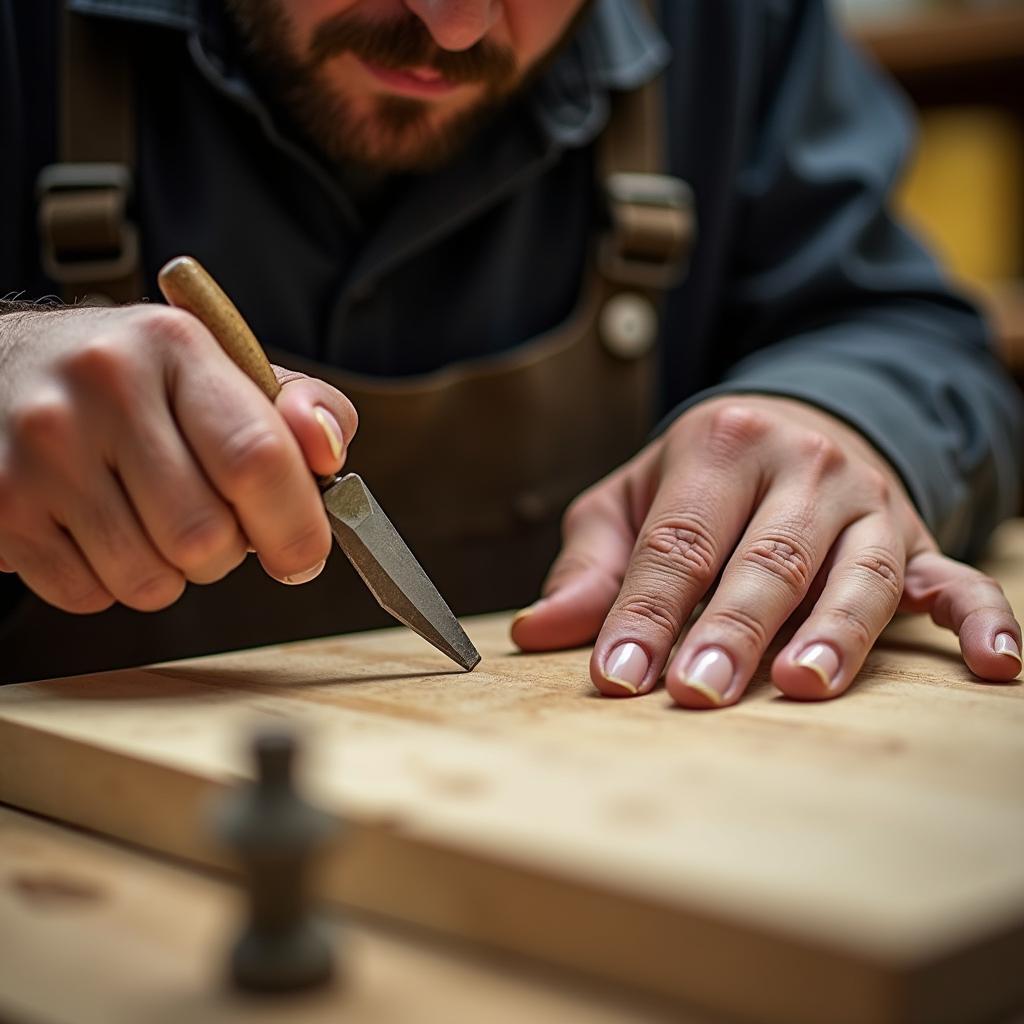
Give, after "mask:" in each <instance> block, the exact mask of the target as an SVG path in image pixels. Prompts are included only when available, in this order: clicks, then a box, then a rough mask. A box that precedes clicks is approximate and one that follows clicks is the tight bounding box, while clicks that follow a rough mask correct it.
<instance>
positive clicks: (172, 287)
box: [159, 256, 480, 672]
mask: <svg viewBox="0 0 1024 1024" xmlns="http://www.w3.org/2000/svg"><path fill="white" fill-rule="evenodd" d="M159 283H160V290H161V291H162V292H163V293H164V297H165V298H166V299H167V301H168V302H169V303H170V304H171V305H172V306H177V307H178V308H179V309H184V310H187V311H188V312H189V313H191V314H192V315H193V316H194V317H196V318H197V319H198V320H199V321H200V322H201V323H202V324H204V325H205V327H206V328H207V330H209V332H210V333H211V334H212V335H213V336H214V338H216V339H217V342H218V344H219V345H220V346H221V348H223V349H224V351H225V352H226V353H227V354H228V355H229V356H230V357H231V358H232V360H234V362H235V363H236V364H237V365H238V366H239V367H240V368H241V369H242V370H243V372H244V373H245V374H246V375H247V376H248V377H249V378H250V379H251V380H252V381H253V382H254V383H255V384H256V385H257V386H258V387H259V388H260V390H261V391H262V392H263V393H264V394H265V395H266V396H267V397H268V398H269V399H270V400H271V401H274V399H275V398H276V397H277V394H278V392H279V391H280V390H281V385H280V384H278V382H277V377H276V376H275V375H274V370H273V368H272V367H271V365H270V362H269V361H268V359H267V357H266V354H265V353H264V351H263V349H262V347H261V346H260V343H259V342H258V341H257V340H256V337H255V335H254V334H253V333H252V331H251V330H250V329H249V325H248V324H247V323H246V322H245V320H244V319H243V317H242V315H241V313H239V312H238V310H237V309H236V308H235V306H234V304H233V303H232V302H231V300H230V299H229V298H228V297H227V296H226V295H225V294H224V292H223V291H222V290H221V288H220V286H219V285H218V284H217V282H216V281H214V280H213V278H212V277H211V276H210V275H209V274H208V273H207V272H206V270H204V269H203V267H202V266H201V265H200V264H199V262H198V261H197V260H195V259H193V258H192V257H191V256H178V257H176V258H175V259H173V260H171V261H170V262H169V263H167V264H166V265H165V266H164V268H163V269H162V270H161V271H160V275H159ZM318 483H319V485H320V491H321V494H322V496H323V501H324V508H325V509H326V510H327V518H328V519H329V521H330V524H331V531H332V532H333V533H334V537H335V539H336V540H337V542H338V545H339V546H340V548H341V550H342V551H344V552H345V554H346V555H347V556H348V560H349V561H350V562H351V563H352V565H353V566H355V568H356V571H357V572H358V573H359V575H360V576H361V577H362V578H363V581H364V582H365V583H366V585H367V587H369V588H370V593H372V594H373V596H374V597H375V598H376V599H377V602H378V603H379V604H380V606H381V607H382V608H383V609H384V610H385V611H386V612H389V613H390V614H391V615H393V616H394V617H395V618H396V619H398V621H399V622H402V623H404V624H405V625H406V626H408V627H409V628H410V629H412V630H415V632H417V633H419V635H420V636H421V637H423V639H424V640H426V641H427V642H428V643H431V644H433V645H434V646H435V647H436V648H437V649H438V650H439V651H441V652H443V653H444V654H447V655H448V657H449V658H451V659H452V661H454V662H455V663H456V664H458V665H461V666H462V668H464V669H465V670H466V671H467V672H469V671H471V670H472V669H473V668H474V667H475V666H476V665H477V663H478V662H479V661H480V655H479V653H478V652H477V649H476V648H475V647H474V646H473V643H472V641H471V640H470V639H469V637H468V636H466V633H465V631H464V630H463V629H462V627H461V626H460V625H459V621H458V619H456V618H455V616H454V615H453V614H452V612H451V609H450V608H449V607H448V605H447V604H445V601H444V598H442V597H441V595H440V594H439V593H438V591H437V588H436V587H435V586H434V584H433V583H431V582H430V579H429V578H428V576H427V574H426V573H425V572H424V571H423V569H422V568H421V567H420V564H419V562H417V561H416V559H415V557H413V554H412V552H411V551H410V550H409V548H408V547H407V546H406V543H405V541H403V540H402V538H401V536H400V535H399V533H398V531H397V530H396V529H395V528H394V526H392V525H391V521H390V520H389V519H388V517H387V516H386V515H385V514H384V513H383V512H382V511H381V508H380V506H379V505H378V504H377V502H376V501H375V500H374V497H373V495H372V494H371V493H370V491H369V490H368V488H367V486H366V484H364V483H363V481H362V480H361V479H360V478H359V477H358V476H357V475H356V474H355V473H348V474H346V475H345V476H343V477H328V478H319V479H318Z"/></svg>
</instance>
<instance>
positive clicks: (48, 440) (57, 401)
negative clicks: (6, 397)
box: [8, 395, 76, 451]
mask: <svg viewBox="0 0 1024 1024" xmlns="http://www.w3.org/2000/svg"><path fill="white" fill-rule="evenodd" d="M8 425H9V428H10V433H11V440H12V443H13V444H14V445H15V446H16V447H18V446H21V445H24V446H26V447H28V448H29V449H31V450H34V451H62V450H64V449H66V448H67V447H68V445H69V444H70V442H71V441H72V439H73V437H74V436H75V433H76V431H75V416H74V412H73V411H72V409H71V406H70V404H69V403H68V402H67V401H66V400H65V399H64V398H63V397H61V396H58V395H37V396H35V397H33V398H28V399H26V400H25V401H23V402H21V403H20V404H19V405H18V406H17V407H16V408H14V409H13V410H12V411H11V413H10V416H9V421H8Z"/></svg>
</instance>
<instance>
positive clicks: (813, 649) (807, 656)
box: [795, 644, 839, 690]
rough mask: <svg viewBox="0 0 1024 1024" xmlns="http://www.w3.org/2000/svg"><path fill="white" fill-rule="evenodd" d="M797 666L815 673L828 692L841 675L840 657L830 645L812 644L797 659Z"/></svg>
mask: <svg viewBox="0 0 1024 1024" xmlns="http://www.w3.org/2000/svg"><path fill="white" fill-rule="evenodd" d="M795 664H797V665H800V666H801V667H802V668H809V669H810V670H811V671H812V672H814V673H815V674H816V675H817V676H818V678H819V679H820V680H821V681H822V683H823V684H824V686H825V689H826V690H831V689H832V682H833V680H834V679H835V678H836V676H837V675H839V655H838V654H836V652H835V651H834V650H833V649H832V648H831V647H829V645H828V644H811V646H810V647H808V648H806V649H805V650H804V652H803V654H801V655H800V657H799V658H796V659H795Z"/></svg>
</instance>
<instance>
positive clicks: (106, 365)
mask: <svg viewBox="0 0 1024 1024" xmlns="http://www.w3.org/2000/svg"><path fill="white" fill-rule="evenodd" d="M132 362H133V360H132V358H131V354H130V352H129V351H128V348H127V346H125V345H124V344H122V343H121V342H120V341H119V340H118V339H117V337H116V336H114V335H107V334H102V335H97V336H95V337H92V338H89V339H88V340H87V341H85V342H83V343H82V344H81V345H78V346H77V347H75V348H74V349H72V350H71V351H70V352H68V353H67V354H66V355H65V356H64V358H63V359H62V360H61V363H60V368H61V370H62V371H63V373H64V375H65V376H66V377H68V378H69V379H70V380H72V381H76V382H78V381H81V382H82V383H85V384H100V385H107V384H109V383H112V382H117V381H119V380H120V379H121V378H123V377H125V376H126V375H127V374H128V373H130V370H131V364H132Z"/></svg>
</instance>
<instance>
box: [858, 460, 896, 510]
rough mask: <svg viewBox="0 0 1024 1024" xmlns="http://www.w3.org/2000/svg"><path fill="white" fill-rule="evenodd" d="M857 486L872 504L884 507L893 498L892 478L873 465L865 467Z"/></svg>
mask: <svg viewBox="0 0 1024 1024" xmlns="http://www.w3.org/2000/svg"><path fill="white" fill-rule="evenodd" d="M858 487H859V488H860V489H861V492H862V493H863V494H864V496H865V498H867V499H868V501H869V502H871V503H872V504H873V505H875V506H877V507H881V508H884V507H886V506H888V505H889V504H890V502H891V501H892V498H893V484H892V480H891V479H890V478H889V476H888V475H887V474H886V473H883V472H882V471H881V470H880V469H877V468H875V467H874V466H868V467H866V468H865V471H864V475H863V479H862V480H861V481H860V482H859V484H858Z"/></svg>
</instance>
